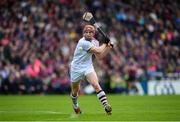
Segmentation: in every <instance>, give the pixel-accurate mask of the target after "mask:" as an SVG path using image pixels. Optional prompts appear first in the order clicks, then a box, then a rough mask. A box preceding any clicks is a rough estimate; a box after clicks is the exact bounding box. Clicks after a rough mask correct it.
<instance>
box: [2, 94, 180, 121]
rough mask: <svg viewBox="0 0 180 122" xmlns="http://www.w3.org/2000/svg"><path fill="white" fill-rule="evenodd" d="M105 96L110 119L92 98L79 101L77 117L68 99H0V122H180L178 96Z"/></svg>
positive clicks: (18, 97)
mask: <svg viewBox="0 0 180 122" xmlns="http://www.w3.org/2000/svg"><path fill="white" fill-rule="evenodd" d="M107 96H108V100H109V102H110V104H111V105H112V108H113V113H112V115H111V116H108V115H106V114H105V111H104V109H103V108H102V105H101V103H100V101H99V100H98V99H97V97H96V95H85V96H80V97H79V103H80V106H81V109H82V112H83V113H82V114H81V115H76V114H74V111H73V109H72V104H71V99H70V97H69V96H68V95H64V96H62V95H59V96H38V95H37V96H0V121H83V122H84V121H180V96H177V95H172V96H122V95H107Z"/></svg>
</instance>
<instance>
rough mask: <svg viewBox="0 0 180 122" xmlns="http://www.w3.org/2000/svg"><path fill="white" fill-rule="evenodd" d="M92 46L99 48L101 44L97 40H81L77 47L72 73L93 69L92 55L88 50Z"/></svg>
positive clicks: (72, 63)
mask: <svg viewBox="0 0 180 122" xmlns="http://www.w3.org/2000/svg"><path fill="white" fill-rule="evenodd" d="M92 46H96V47H98V46H99V42H98V41H97V40H96V39H93V40H92V41H88V40H86V39H85V38H84V37H83V38H81V39H80V40H79V42H78V44H77V46H76V49H75V52H74V57H73V60H72V62H71V70H72V71H76V72H78V71H82V70H85V69H86V70H87V69H92V68H93V62H92V55H93V54H92V53H90V52H88V50H89V49H90V48H91V47H92Z"/></svg>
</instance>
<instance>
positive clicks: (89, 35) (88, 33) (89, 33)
mask: <svg viewBox="0 0 180 122" xmlns="http://www.w3.org/2000/svg"><path fill="white" fill-rule="evenodd" d="M84 37H85V39H87V40H91V39H93V37H94V32H93V31H91V30H86V31H84Z"/></svg>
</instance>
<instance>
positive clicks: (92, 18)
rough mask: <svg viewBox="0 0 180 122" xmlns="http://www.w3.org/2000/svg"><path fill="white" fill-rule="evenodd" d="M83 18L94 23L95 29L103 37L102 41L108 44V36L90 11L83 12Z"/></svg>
mask: <svg viewBox="0 0 180 122" xmlns="http://www.w3.org/2000/svg"><path fill="white" fill-rule="evenodd" d="M83 20H84V21H86V22H90V24H92V25H94V26H95V27H96V28H97V30H98V31H99V33H100V34H101V35H102V36H103V37H104V41H105V43H106V44H108V43H109V42H110V39H109V37H108V36H107V35H106V34H105V33H104V31H103V30H102V29H101V28H100V27H99V26H98V24H97V22H96V21H95V19H94V17H93V15H92V13H90V12H85V13H84V14H83ZM111 46H112V47H113V44H111Z"/></svg>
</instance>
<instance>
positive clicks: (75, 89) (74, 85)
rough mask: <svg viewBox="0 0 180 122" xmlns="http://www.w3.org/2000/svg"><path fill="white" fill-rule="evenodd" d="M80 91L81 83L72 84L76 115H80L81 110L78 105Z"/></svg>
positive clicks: (72, 97)
mask: <svg viewBox="0 0 180 122" xmlns="http://www.w3.org/2000/svg"><path fill="white" fill-rule="evenodd" d="M79 90H80V82H72V83H71V99H72V103H73V108H74V111H75V113H76V114H80V113H81V110H80V107H79V105H78V100H77V99H78V93H79Z"/></svg>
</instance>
